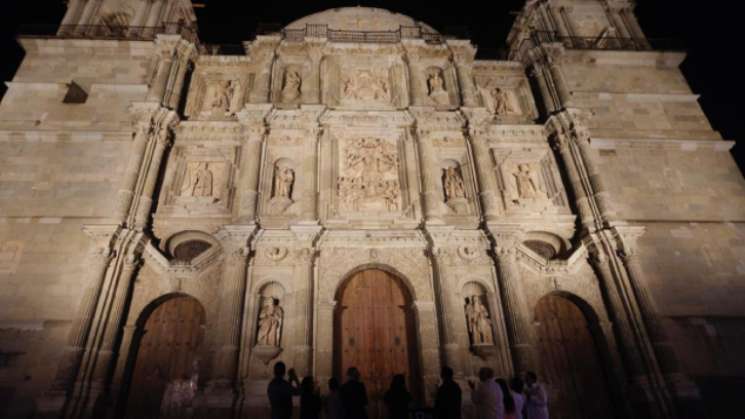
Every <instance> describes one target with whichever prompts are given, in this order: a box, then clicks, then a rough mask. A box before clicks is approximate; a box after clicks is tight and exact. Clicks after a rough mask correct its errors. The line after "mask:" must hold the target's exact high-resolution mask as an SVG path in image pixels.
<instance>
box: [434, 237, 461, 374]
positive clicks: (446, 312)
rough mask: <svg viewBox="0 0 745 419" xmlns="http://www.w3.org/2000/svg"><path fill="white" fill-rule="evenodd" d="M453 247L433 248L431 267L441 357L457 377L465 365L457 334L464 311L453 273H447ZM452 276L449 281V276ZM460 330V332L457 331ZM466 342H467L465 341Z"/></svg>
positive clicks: (453, 250)
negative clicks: (437, 310)
mask: <svg viewBox="0 0 745 419" xmlns="http://www.w3.org/2000/svg"><path fill="white" fill-rule="evenodd" d="M455 251H456V250H455V249H447V248H438V247H435V248H434V249H433V253H434V259H435V262H436V263H435V264H434V266H433V267H432V269H433V270H434V271H435V281H436V282H437V283H436V284H435V291H436V292H437V295H438V297H439V298H438V300H439V306H440V310H441V312H442V314H441V316H440V318H439V320H440V322H441V326H440V330H441V332H442V342H441V345H442V347H443V349H444V353H443V354H442V355H443V356H442V359H443V361H444V364H445V365H447V366H449V367H450V368H452V369H453V372H455V375H456V376H458V377H463V375H464V371H465V367H464V358H463V350H464V348H462V347H461V345H460V342H459V339H458V337H459V336H458V335H459V334H460V335H461V337H462V336H463V332H464V331H463V330H462V329H463V323H464V316H465V313H464V311H463V309H462V308H461V307H459V305H458V299H457V298H456V295H457V294H458V290H457V289H455V288H454V286H453V285H455V284H457V282H456V281H457V279H456V278H454V276H455V275H449V274H448V268H447V267H446V266H447V265H448V264H449V263H450V261H449V260H448V259H450V260H452V258H453V257H454V256H453V254H452V253H453V252H455ZM451 277H453V280H452V282H451V280H450V278H451ZM459 332H460V333H459ZM465 337H466V340H467V339H468V332H467V331H465ZM466 344H468V342H467V341H466Z"/></svg>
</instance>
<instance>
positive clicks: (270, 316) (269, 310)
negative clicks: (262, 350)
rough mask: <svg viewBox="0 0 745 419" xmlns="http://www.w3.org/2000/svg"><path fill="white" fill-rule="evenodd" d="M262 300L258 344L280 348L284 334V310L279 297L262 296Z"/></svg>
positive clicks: (257, 335) (257, 336)
mask: <svg viewBox="0 0 745 419" xmlns="http://www.w3.org/2000/svg"><path fill="white" fill-rule="evenodd" d="M261 300H262V301H261V309H260V310H259V320H258V330H257V332H256V344H257V345H265V346H273V347H276V348H278V347H279V346H280V345H279V343H280V338H281V336H282V326H283V321H284V310H283V309H282V307H281V306H280V305H279V299H277V298H274V297H262V299H261Z"/></svg>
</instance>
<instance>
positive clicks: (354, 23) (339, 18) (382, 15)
mask: <svg viewBox="0 0 745 419" xmlns="http://www.w3.org/2000/svg"><path fill="white" fill-rule="evenodd" d="M306 25H328V28H329V29H332V30H343V31H362V32H376V31H397V30H398V29H399V28H400V27H401V26H419V27H421V28H422V30H423V31H424V32H428V33H437V31H435V30H434V29H432V27H431V26H429V25H427V24H425V23H422V22H417V21H416V20H414V19H412V18H411V17H409V16H406V15H402V14H400V13H394V12H391V11H390V10H386V9H379V8H375V7H359V6H358V7H339V8H336V9H329V10H325V11H323V12H318V13H313V14H312V15H308V16H305V17H303V18H300V19H298V20H296V21H294V22H292V23H290V24H289V25H287V26H286V28H285V29H290V30H293V29H305V27H306Z"/></svg>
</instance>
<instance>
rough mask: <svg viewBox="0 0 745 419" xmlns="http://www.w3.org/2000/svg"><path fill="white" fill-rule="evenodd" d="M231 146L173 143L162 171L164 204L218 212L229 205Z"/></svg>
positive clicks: (198, 210)
mask: <svg viewBox="0 0 745 419" xmlns="http://www.w3.org/2000/svg"><path fill="white" fill-rule="evenodd" d="M234 153H235V150H234V149H233V148H232V147H231V148H229V149H228V148H199V147H176V148H175V149H174V151H173V153H172V157H173V162H172V163H173V164H172V165H171V164H169V167H168V170H167V171H166V179H165V181H164V182H165V183H166V184H167V185H170V186H169V187H168V189H167V190H166V191H167V192H166V196H165V204H166V205H168V206H171V209H179V208H180V210H186V211H188V212H190V213H193V212H215V211H218V212H222V211H224V210H226V209H227V208H228V207H229V206H230V201H231V198H232V195H231V188H230V184H231V183H232V177H233V173H234V166H233V164H232V162H231V161H229V160H228V159H232V158H234ZM231 154H233V156H230V155H231Z"/></svg>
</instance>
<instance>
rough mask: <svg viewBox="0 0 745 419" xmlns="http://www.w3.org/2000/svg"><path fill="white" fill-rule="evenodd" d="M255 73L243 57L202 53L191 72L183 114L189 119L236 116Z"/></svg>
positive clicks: (221, 118)
mask: <svg viewBox="0 0 745 419" xmlns="http://www.w3.org/2000/svg"><path fill="white" fill-rule="evenodd" d="M255 75H256V73H255V71H254V70H253V69H252V68H251V67H250V66H249V63H248V61H247V58H246V57H233V56H201V57H200V59H199V61H198V62H197V64H196V69H195V71H194V73H193V75H192V80H191V86H190V88H189V98H188V100H187V102H186V108H185V110H184V113H185V115H186V116H187V117H188V118H189V119H191V120H226V119H235V114H236V113H237V112H239V111H240V110H241V109H242V108H243V105H244V104H245V103H246V102H247V101H248V98H249V97H250V94H251V91H252V90H253V88H254V84H255V78H256V77H255Z"/></svg>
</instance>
